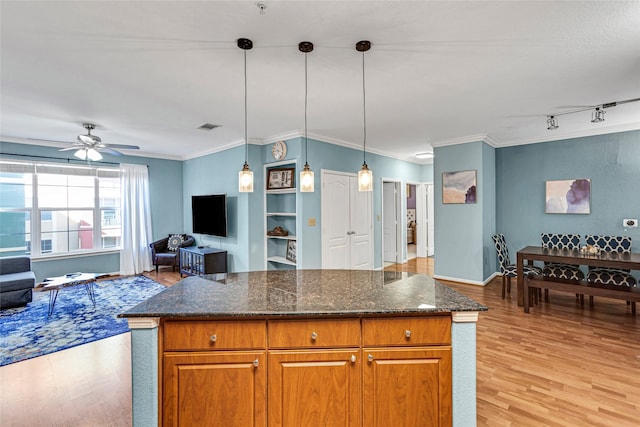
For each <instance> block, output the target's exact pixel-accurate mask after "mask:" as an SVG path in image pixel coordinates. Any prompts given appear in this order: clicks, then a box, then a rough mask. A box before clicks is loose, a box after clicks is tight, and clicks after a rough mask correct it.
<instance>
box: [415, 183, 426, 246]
mask: <svg viewBox="0 0 640 427" xmlns="http://www.w3.org/2000/svg"><path fill="white" fill-rule="evenodd" d="M427 224H428V218H427V184H418V185H416V256H418V257H420V258H425V257H426V256H427V229H428V226H427Z"/></svg>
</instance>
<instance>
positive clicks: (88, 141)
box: [59, 123, 140, 160]
mask: <svg viewBox="0 0 640 427" xmlns="http://www.w3.org/2000/svg"><path fill="white" fill-rule="evenodd" d="M82 126H84V128H85V129H86V130H87V134H86V135H78V140H77V141H75V142H74V143H73V145H72V146H71V147H67V148H61V149H60V150H59V151H69V150H78V151H76V152H75V153H74V156H76V157H78V158H80V159H82V160H85V159H86V158H89V160H100V159H101V158H102V156H101V155H100V153H99V152H103V153H108V154H111V155H114V156H122V153H121V152H119V151H117V150H114V148H120V149H125V150H139V149H140V147H138V146H137V145H125V144H106V143H104V142H102V139H101V138H100V137H99V136H97V135H91V131H92V130H93V129H95V128H96V125H94V124H92V123H83V124H82Z"/></svg>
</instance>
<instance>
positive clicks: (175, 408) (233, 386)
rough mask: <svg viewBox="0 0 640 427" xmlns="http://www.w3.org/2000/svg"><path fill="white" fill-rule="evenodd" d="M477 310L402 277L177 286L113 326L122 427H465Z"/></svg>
mask: <svg viewBox="0 0 640 427" xmlns="http://www.w3.org/2000/svg"><path fill="white" fill-rule="evenodd" d="M486 309H487V308H486V307H484V306H482V305H480V304H478V303H477V302H475V301H473V300H471V299H469V298H467V297H465V296H463V295H461V294H459V293H458V292H456V291H454V290H453V289H451V288H449V287H447V286H445V285H443V284H441V283H439V282H437V281H435V280H433V279H432V278H431V277H428V276H425V275H421V274H413V273H402V272H387V271H351V270H291V271H262V272H248V273H232V274H227V275H226V277H225V278H224V279H223V280H209V279H208V278H207V277H196V276H192V277H188V278H186V279H184V280H182V281H180V282H179V283H177V284H176V285H174V286H172V287H170V288H168V289H166V290H164V291H163V292H161V293H159V294H157V295H155V296H153V297H151V298H150V299H148V300H147V301H144V302H142V303H141V304H139V305H137V306H136V307H133V308H132V309H130V310H128V311H127V312H126V313H123V314H122V315H121V317H126V318H127V319H128V321H129V326H130V328H131V330H132V332H131V339H132V343H131V347H132V378H133V423H134V426H151V425H162V426H174V425H228V426H234V425H237V426H266V425H269V426H284V425H344V426H367V427H369V426H389V425H398V426H402V425H412V426H414V425H440V426H447V425H454V426H465V427H466V426H472V425H475V423H476V396H475V387H476V384H475V381H476V380H475V363H476V362H475V323H476V322H477V319H478V313H479V312H480V311H484V310H486ZM159 408H160V409H159Z"/></svg>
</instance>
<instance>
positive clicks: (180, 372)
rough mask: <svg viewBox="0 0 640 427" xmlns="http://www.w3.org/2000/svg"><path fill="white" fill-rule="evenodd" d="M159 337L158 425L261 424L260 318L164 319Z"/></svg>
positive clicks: (263, 366)
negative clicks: (160, 342)
mask: <svg viewBox="0 0 640 427" xmlns="http://www.w3.org/2000/svg"><path fill="white" fill-rule="evenodd" d="M163 342H164V344H163V347H164V351H163V356H162V358H163V363H162V370H163V371H162V384H163V385H162V417H161V418H162V425H163V426H185V427H186V426H199V427H200V426H212V427H213V426H216V427H218V426H220V427H233V426H237V427H244V426H247V427H249V426H251V427H264V426H266V424H267V422H266V414H267V398H266V390H267V381H266V380H267V360H266V323H265V321H246V322H235V321H231V322H229V321H221V322H218V321H176V322H165V323H164V325H163Z"/></svg>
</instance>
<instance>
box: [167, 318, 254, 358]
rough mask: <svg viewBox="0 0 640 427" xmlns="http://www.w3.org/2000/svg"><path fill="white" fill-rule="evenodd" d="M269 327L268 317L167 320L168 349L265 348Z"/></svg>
mask: <svg viewBox="0 0 640 427" xmlns="http://www.w3.org/2000/svg"><path fill="white" fill-rule="evenodd" d="M266 331H267V329H266V325H265V322H264V321H246V322H227V321H209V320H206V321H204V320H203V321H185V322H165V324H164V350H165V351H176V350H177V351H180V350H199V351H202V350H235V349H264V348H266V344H267V337H266Z"/></svg>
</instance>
